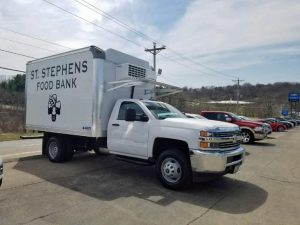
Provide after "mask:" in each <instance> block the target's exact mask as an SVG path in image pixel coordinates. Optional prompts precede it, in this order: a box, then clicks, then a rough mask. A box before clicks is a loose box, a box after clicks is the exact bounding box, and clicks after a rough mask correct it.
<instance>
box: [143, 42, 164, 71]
mask: <svg viewBox="0 0 300 225" xmlns="http://www.w3.org/2000/svg"><path fill="white" fill-rule="evenodd" d="M164 49H166V46H162V47H159V48H156V43H155V42H153V48H150V49H149V48H146V49H145V52H150V53H151V54H152V55H153V69H154V72H155V74H156V55H157V54H158V53H159V52H160V51H161V50H164Z"/></svg>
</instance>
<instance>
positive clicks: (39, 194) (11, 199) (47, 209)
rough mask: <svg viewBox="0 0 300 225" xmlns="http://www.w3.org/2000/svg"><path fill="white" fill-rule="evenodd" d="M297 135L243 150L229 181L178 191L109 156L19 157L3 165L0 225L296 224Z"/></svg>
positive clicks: (149, 171)
mask: <svg viewBox="0 0 300 225" xmlns="http://www.w3.org/2000/svg"><path fill="white" fill-rule="evenodd" d="M299 136H300V127H298V128H295V129H293V130H289V131H288V132H284V133H274V134H272V136H271V138H269V139H266V140H264V141H261V142H258V143H256V144H254V145H248V146H246V148H247V156H246V160H245V163H244V165H242V167H241V170H240V171H239V172H238V173H237V174H232V175H226V176H224V177H222V178H219V179H216V180H214V181H211V182H205V183H198V184H194V185H193V186H192V187H191V188H190V189H188V190H186V191H183V192H176V191H171V190H168V189H166V188H164V187H162V186H161V185H160V183H159V182H158V181H157V179H156V177H155V174H154V168H153V167H147V166H137V165H132V164H127V163H125V162H121V161H116V160H115V159H113V157H112V156H109V155H103V156H99V157H97V156H96V155H95V154H81V155H76V156H75V158H74V159H73V161H70V162H67V163H51V162H49V160H48V159H47V158H35V159H32V158H27V159H26V157H23V155H20V157H22V158H21V159H19V160H15V161H10V162H7V163H5V165H4V171H5V174H4V180H3V185H2V187H1V188H0V203H1V204H0V224H1V225H6V224H7V225H14V224H30V225H39V224H48V225H50V224H51V225H52V224H66V225H68V224H70V225H77V224H78V225H79V224H80V225H81V224H89V225H93V224H107V225H110V224H112V225H115V224H124V225H135V224H136V225H144V224H145V225H146V224H147V225H152V224H153V225H158V224H163V225H164V224H165V225H169V224H172V225H183V224H186V225H190V224H193V225H198V224H205V225H210V224H228V225H235V224H236V225H242V224H264V225H265V224H272V225H274V224H275V225H276V224H278V225H279V224H291V225H299V224H300V216H299V215H300V152H299ZM39 141H40V140H31V141H28V140H26V141H17V142H9V143H8V142H5V143H1V145H0V151H1V154H3V153H5V154H6V155H7V154H18V153H24V152H26V151H29V152H31V151H37V150H39V151H40V147H38V145H35V144H39V146H41V143H40V142H39ZM26 145H33V146H27V147H24V146H26ZM22 146H23V147H22ZM3 147H6V149H3ZM9 148H10V149H11V150H10V152H7V151H9V150H8V149H9ZM25 149H26V150H25Z"/></svg>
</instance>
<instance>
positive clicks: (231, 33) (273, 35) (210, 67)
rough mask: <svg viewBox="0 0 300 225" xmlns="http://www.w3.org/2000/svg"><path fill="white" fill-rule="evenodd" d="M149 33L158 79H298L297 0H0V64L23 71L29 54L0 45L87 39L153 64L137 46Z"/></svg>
mask: <svg viewBox="0 0 300 225" xmlns="http://www.w3.org/2000/svg"><path fill="white" fill-rule="evenodd" d="M49 2H50V3H52V4H49ZM80 3H81V4H80ZM87 3H89V4H91V5H89V7H90V9H89V8H88V7H85V6H84V4H85V5H87ZM53 4H55V5H57V6H58V7H60V8H57V7H55V6H54V5H53ZM93 7H97V8H93ZM91 9H93V10H91ZM63 10H66V11H68V12H71V13H72V14H74V15H77V16H79V17H81V18H82V19H79V18H78V17H75V16H74V15H71V14H69V13H67V12H66V11H63ZM99 10H101V11H99ZM95 11H96V12H95ZM97 12H98V13H97ZM103 12H105V13H107V14H105V15H106V16H103ZM101 14H102V15H101ZM108 16H113V17H114V18H116V19H117V21H113V20H111V19H109V18H107V17H108ZM87 21H89V22H87ZM120 22H122V24H121V23H120ZM123 23H125V24H127V25H128V26H129V27H130V29H131V30H130V29H128V27H127V28H125V27H124V24H123ZM132 30H134V31H135V32H133V31H132ZM16 32H17V33H16ZM24 35H26V36H24ZM32 37H33V38H35V39H33V38H32ZM37 39H40V40H37ZM41 40H46V41H48V42H44V41H41ZM154 40H155V41H156V42H157V43H158V44H157V45H158V46H161V45H165V46H166V50H163V51H161V52H160V53H159V54H158V56H157V68H161V69H162V75H161V76H160V77H159V78H158V81H160V82H164V83H167V84H171V85H176V86H179V87H183V86H187V87H192V88H201V87H202V86H225V85H232V84H234V82H233V80H236V79H237V78H239V79H241V80H243V83H246V82H247V83H252V84H256V83H263V84H264V83H274V82H284V81H288V82H300V79H299V78H300V1H299V0H247V1H246V0H245V1H240V0H190V1H188V0H186V1H184V0H151V1H149V0H10V1H0V67H8V68H12V69H17V70H22V71H24V70H26V62H27V61H29V60H31V58H28V57H24V56H19V55H14V54H11V53H7V52H4V51H3V50H5V51H11V52H16V53H20V54H23V55H27V56H31V57H35V58H40V57H44V56H48V55H52V54H56V53H59V52H64V51H68V50H70V49H76V48H82V47H86V46H89V45H96V46H98V47H100V48H102V49H104V50H105V49H109V48H114V49H117V50H119V51H122V52H125V53H127V54H130V55H134V56H136V57H138V58H142V59H144V60H147V61H149V62H150V64H152V55H151V54H150V53H147V52H145V51H144V49H145V48H151V47H152V42H153V41H154ZM50 42H51V43H50ZM53 43H55V44H53ZM1 50H2V51H1ZM13 74H15V72H12V71H7V70H3V69H0V75H13Z"/></svg>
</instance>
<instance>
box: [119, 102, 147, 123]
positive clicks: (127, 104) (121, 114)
mask: <svg viewBox="0 0 300 225" xmlns="http://www.w3.org/2000/svg"><path fill="white" fill-rule="evenodd" d="M127 109H134V110H135V111H136V118H135V120H136V121H141V118H142V116H144V115H145V113H144V111H143V110H142V108H141V107H140V106H139V105H138V104H136V103H134V102H122V104H121V106H120V110H119V114H118V120H125V117H126V111H127Z"/></svg>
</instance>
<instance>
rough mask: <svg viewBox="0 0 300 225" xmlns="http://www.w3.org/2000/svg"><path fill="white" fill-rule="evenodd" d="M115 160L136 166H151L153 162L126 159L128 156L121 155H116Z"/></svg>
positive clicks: (131, 158)
mask: <svg viewBox="0 0 300 225" xmlns="http://www.w3.org/2000/svg"><path fill="white" fill-rule="evenodd" d="M115 159H116V160H120V161H124V162H128V163H133V164H136V165H140V166H151V165H153V162H151V161H149V160H145V159H138V158H133V157H128V156H123V155H116V156H115Z"/></svg>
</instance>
